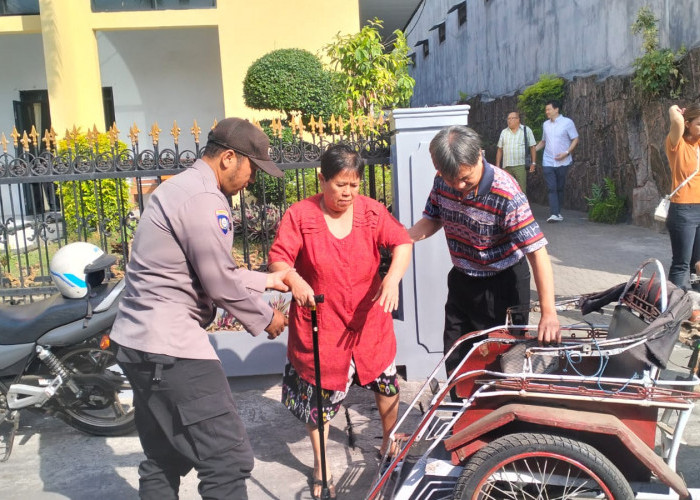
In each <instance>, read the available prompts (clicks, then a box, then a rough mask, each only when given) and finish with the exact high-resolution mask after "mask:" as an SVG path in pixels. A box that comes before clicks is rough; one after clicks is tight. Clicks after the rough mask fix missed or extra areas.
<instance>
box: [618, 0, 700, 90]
mask: <svg viewBox="0 0 700 500" xmlns="http://www.w3.org/2000/svg"><path fill="white" fill-rule="evenodd" d="M658 22H659V20H658V19H656V18H655V17H654V13H653V12H652V11H651V9H650V8H649V7H642V8H641V9H639V11H638V12H637V19H636V20H635V21H634V23H633V24H632V27H631V28H632V33H634V34H635V35H642V40H643V41H642V50H643V51H644V55H643V56H641V57H638V58H637V59H635V60H634V69H635V71H634V79H633V80H632V83H633V84H634V86H635V87H637V88H638V89H639V90H641V91H642V92H643V93H644V94H645V95H646V96H647V97H650V98H656V97H666V96H668V97H671V98H674V99H675V98H677V97H678V96H679V95H680V93H681V90H682V88H683V85H684V84H685V83H686V79H685V77H684V76H683V74H682V73H681V72H680V69H679V59H680V58H682V57H683V56H684V55H685V53H686V51H685V48H684V47H681V48H680V50H679V51H678V52H676V53H674V52H673V51H671V50H670V49H660V48H659V28H658V25H657V23H658Z"/></svg>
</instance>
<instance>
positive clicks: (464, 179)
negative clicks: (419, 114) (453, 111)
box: [408, 126, 561, 374]
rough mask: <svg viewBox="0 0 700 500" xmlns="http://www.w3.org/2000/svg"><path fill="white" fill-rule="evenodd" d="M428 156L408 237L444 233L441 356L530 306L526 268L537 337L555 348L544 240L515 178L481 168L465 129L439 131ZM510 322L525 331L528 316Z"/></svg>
mask: <svg viewBox="0 0 700 500" xmlns="http://www.w3.org/2000/svg"><path fill="white" fill-rule="evenodd" d="M430 156H431V158H432V160H433V164H434V166H435V168H436V169H437V175H436V176H435V181H434V183H433V188H432V190H431V192H430V196H429V197H428V201H427V203H426V205H425V210H424V212H423V217H422V218H421V220H419V221H418V222H417V223H416V224H415V225H414V226H413V227H412V228H411V229H409V230H408V232H409V234H410V235H411V238H412V239H413V241H420V240H422V239H424V238H427V237H429V236H432V235H433V234H435V233H436V232H437V231H438V230H439V229H440V228H444V230H445V236H446V237H447V246H448V248H449V251H450V256H451V257H452V264H453V266H454V267H453V268H452V270H451V271H450V273H449V274H448V276H447V286H448V295H447V303H446V304H445V330H444V336H443V340H444V348H445V352H447V351H448V350H449V349H450V347H452V345H453V344H454V342H455V341H456V340H457V339H458V338H459V337H461V336H462V335H464V334H465V333H469V332H472V331H475V330H483V329H485V328H491V327H493V326H497V325H502V324H504V323H505V319H506V310H507V308H508V307H511V306H516V305H527V304H529V302H530V270H529V268H528V262H529V263H530V266H532V272H533V274H534V277H535V286H536V287H537V293H538V295H539V300H540V303H541V308H542V316H541V318H540V322H539V325H538V329H537V338H538V339H539V341H540V342H541V343H543V344H549V343H558V342H559V341H560V340H561V332H560V331H559V320H558V319H557V315H556V312H555V309H554V281H553V277H552V265H551V263H550V261H549V255H548V254H547V250H546V248H545V245H546V244H547V240H546V239H545V238H544V235H543V234H542V231H540V227H539V226H538V224H537V222H536V221H535V219H534V217H533V215H532V211H531V210H530V205H529V203H528V201H527V198H526V197H525V195H524V194H523V192H522V191H521V190H520V189H519V188H518V185H517V183H516V181H515V179H513V178H512V177H511V176H510V175H507V174H506V173H505V172H504V171H503V170H501V169H499V168H496V167H494V166H493V165H490V164H489V163H487V162H486V160H485V159H484V158H483V157H482V154H481V139H480V138H479V135H478V134H477V133H476V132H474V131H473V130H472V129H470V128H468V127H463V126H453V127H448V128H445V129H443V130H441V131H440V132H438V133H437V135H436V136H435V138H433V140H432V141H431V142H430ZM513 321H514V324H521V325H526V324H527V323H528V314H527V312H525V313H524V314H522V315H519V316H518V315H514V316H513ZM469 348H471V346H466V345H462V346H461V349H459V350H458V351H459V352H457V351H456V352H455V353H453V355H452V356H450V358H448V360H447V361H446V363H445V368H446V369H447V372H448V374H449V373H451V372H452V370H454V369H455V368H456V366H457V365H458V364H459V361H460V360H461V359H462V358H463V357H464V356H465V355H466V354H467V352H468V350H469Z"/></svg>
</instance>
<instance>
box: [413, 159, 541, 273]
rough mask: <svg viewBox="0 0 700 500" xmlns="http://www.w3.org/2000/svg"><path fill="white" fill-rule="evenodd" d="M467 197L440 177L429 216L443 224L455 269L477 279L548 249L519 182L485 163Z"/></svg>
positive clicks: (429, 203)
mask: <svg viewBox="0 0 700 500" xmlns="http://www.w3.org/2000/svg"><path fill="white" fill-rule="evenodd" d="M483 163H484V173H483V175H482V177H481V181H480V182H479V186H478V188H477V189H476V190H475V191H472V192H470V193H468V194H467V195H466V196H465V195H462V193H460V192H459V191H457V190H455V189H452V188H451V187H449V186H448V185H447V183H445V181H444V180H443V178H442V177H440V176H439V175H436V176H435V181H434V182H433V189H432V190H431V191H430V195H429V197H428V201H427V203H426V205H425V210H424V211H423V215H424V216H425V217H427V218H429V219H438V220H441V221H442V222H443V229H444V230H445V236H446V237H447V246H448V249H449V251H450V256H451V257H452V264H453V265H454V266H455V267H456V268H457V269H459V270H460V271H462V272H463V273H465V274H467V275H468V276H473V277H486V276H493V275H495V274H496V273H498V272H500V271H503V270H505V269H507V268H509V267H511V266H513V265H514V264H516V263H517V262H518V261H519V260H520V259H522V258H523V256H525V254H528V253H531V252H534V251H536V250H538V249H540V248H542V247H543V246H545V245H546V244H547V240H546V239H545V237H544V234H542V231H541V230H540V226H539V225H538V224H537V222H536V221H535V218H534V216H533V215H532V210H531V209H530V204H529V203H528V201H527V198H526V197H525V195H524V194H523V193H522V191H521V190H520V188H519V187H518V184H517V182H516V181H515V180H514V179H513V178H512V177H511V176H510V175H508V174H507V173H505V172H504V171H503V170H501V169H498V168H494V167H493V166H492V165H490V164H488V163H487V162H486V160H484V162H483Z"/></svg>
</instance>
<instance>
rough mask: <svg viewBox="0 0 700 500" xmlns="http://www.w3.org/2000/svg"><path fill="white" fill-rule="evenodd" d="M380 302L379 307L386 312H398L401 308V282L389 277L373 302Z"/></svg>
mask: <svg viewBox="0 0 700 500" xmlns="http://www.w3.org/2000/svg"><path fill="white" fill-rule="evenodd" d="M376 300H379V305H380V306H381V307H383V308H384V312H385V313H386V312H392V311H396V310H397V309H398V308H399V281H398V280H395V279H392V278H391V277H390V276H389V275H387V276H386V277H385V278H384V279H383V280H382V284H381V285H379V290H377V294H376V295H375V296H374V298H373V299H372V301H373V302H374V301H376Z"/></svg>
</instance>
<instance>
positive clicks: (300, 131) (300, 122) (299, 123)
mask: <svg viewBox="0 0 700 500" xmlns="http://www.w3.org/2000/svg"><path fill="white" fill-rule="evenodd" d="M305 129H306V127H305V126H304V120H302V118H301V113H299V114H298V115H297V134H298V135H299V139H302V138H303V136H304V130H305Z"/></svg>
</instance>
